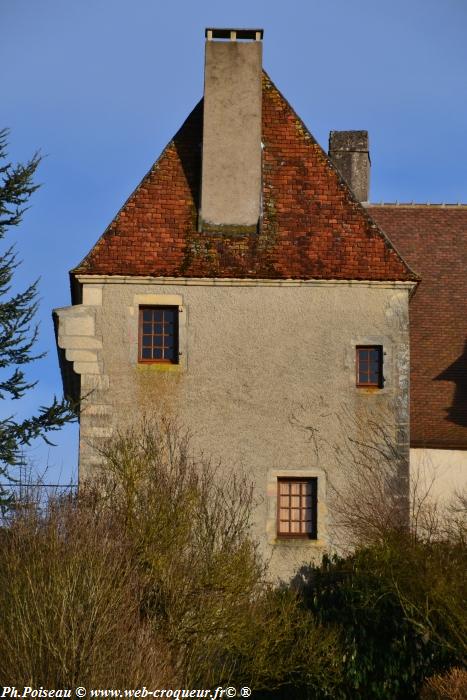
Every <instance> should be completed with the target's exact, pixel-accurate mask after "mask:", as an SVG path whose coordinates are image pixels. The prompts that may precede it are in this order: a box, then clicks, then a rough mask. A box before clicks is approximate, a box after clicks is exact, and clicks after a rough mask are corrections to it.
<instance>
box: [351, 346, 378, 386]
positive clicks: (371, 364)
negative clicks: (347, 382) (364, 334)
mask: <svg viewBox="0 0 467 700" xmlns="http://www.w3.org/2000/svg"><path fill="white" fill-rule="evenodd" d="M357 386H376V387H379V388H381V387H382V386H383V348H382V346H381V345H359V346H358V347H357Z"/></svg>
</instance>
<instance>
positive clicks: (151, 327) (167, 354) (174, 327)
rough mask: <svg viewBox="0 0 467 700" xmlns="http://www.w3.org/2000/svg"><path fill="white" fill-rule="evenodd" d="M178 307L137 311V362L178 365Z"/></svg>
mask: <svg viewBox="0 0 467 700" xmlns="http://www.w3.org/2000/svg"><path fill="white" fill-rule="evenodd" d="M178 314H179V310H178V306H143V307H141V308H140V310H139V350H138V360H139V362H162V363H164V362H165V363H171V364H177V363H178Z"/></svg>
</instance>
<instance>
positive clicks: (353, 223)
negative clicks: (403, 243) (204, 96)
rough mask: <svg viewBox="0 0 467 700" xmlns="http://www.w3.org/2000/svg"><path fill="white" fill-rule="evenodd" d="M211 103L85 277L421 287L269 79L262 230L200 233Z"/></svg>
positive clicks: (100, 245) (198, 112)
mask: <svg viewBox="0 0 467 700" xmlns="http://www.w3.org/2000/svg"><path fill="white" fill-rule="evenodd" d="M201 140H202V102H200V103H199V104H198V105H197V107H196V108H195V109H194V111H193V112H192V113H191V114H190V116H189V117H188V119H187V120H186V122H185V123H184V124H183V126H182V127H181V129H180V130H179V132H178V133H177V134H176V136H175V137H174V139H173V141H171V142H170V143H169V145H168V146H167V147H166V149H165V150H164V152H163V153H162V155H161V157H160V158H159V160H158V161H157V162H156V163H155V164H154V166H153V167H152V168H151V170H150V171H149V173H148V174H147V175H146V177H145V178H144V179H143V180H142V182H141V183H140V185H139V186H138V187H137V188H136V190H135V191H134V192H133V194H132V195H131V196H130V198H129V199H128V201H127V202H126V204H125V205H124V206H123V208H122V209H121V210H120V212H119V213H118V214H117V216H116V217H115V219H114V220H113V221H112V223H111V224H110V226H109V227H108V228H107V230H106V231H105V233H104V234H103V236H102V237H101V238H100V240H99V241H98V242H97V244H96V245H95V246H94V248H93V249H92V250H91V252H90V253H89V254H88V255H87V256H86V257H85V258H84V260H83V261H82V262H81V263H80V264H79V265H78V267H77V268H75V270H73V271H72V275H73V274H76V273H86V274H106V275H149V276H154V277H160V276H166V277H179V276H183V277H227V278H228V277H236V278H239V277H240V278H263V279H264V278H266V279H289V278H295V279H312V278H317V279H353V280H358V279H363V280H414V279H416V276H415V275H414V274H413V272H412V271H411V270H410V269H409V268H408V267H407V265H406V263H405V262H404V261H403V260H402V259H401V257H400V256H399V254H398V253H397V252H396V250H395V249H394V248H393V246H392V244H391V242H390V241H389V240H388V239H387V238H385V237H384V235H383V234H382V233H381V231H380V230H379V229H378V227H377V226H376V225H375V224H374V222H373V221H372V220H371V219H370V218H369V216H368V215H367V213H366V211H365V209H364V208H363V207H362V206H361V205H360V204H359V203H358V202H356V200H355V199H354V198H353V195H352V194H351V193H350V191H349V189H348V187H347V185H346V184H345V183H344V181H343V180H342V178H341V177H340V175H339V174H338V173H337V171H336V169H335V168H334V166H333V165H332V164H331V162H330V160H329V158H328V157H327V155H326V154H325V153H324V152H323V150H322V149H321V147H320V146H319V145H318V144H317V143H316V141H315V140H314V139H313V137H312V136H311V135H310V133H309V132H308V131H307V129H306V128H305V126H304V125H303V123H302V122H301V121H300V119H299V118H298V117H297V115H296V114H295V113H294V111H293V110H292V108H291V107H290V106H289V104H288V103H287V102H286V100H285V99H284V97H283V96H282V95H281V94H280V92H279V91H278V90H277V88H276V87H275V86H274V85H273V83H272V82H271V81H270V80H269V78H268V77H267V76H266V75H264V78H263V143H264V151H263V221H262V224H261V226H260V231H259V232H258V233H254V234H243V235H238V234H237V235H235V236H233V235H227V234H226V233H223V234H207V233H203V232H198V231H197V206H198V201H199V186H200V182H199V180H200V172H201V167H200V155H201V152H200V145H201Z"/></svg>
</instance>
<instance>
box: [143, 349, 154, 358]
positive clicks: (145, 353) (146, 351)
mask: <svg viewBox="0 0 467 700" xmlns="http://www.w3.org/2000/svg"><path fill="white" fill-rule="evenodd" d="M151 359H152V357H151V348H143V360H151Z"/></svg>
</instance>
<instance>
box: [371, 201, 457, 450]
mask: <svg viewBox="0 0 467 700" xmlns="http://www.w3.org/2000/svg"><path fill="white" fill-rule="evenodd" d="M368 211H369V213H370V215H371V217H372V218H373V219H374V221H376V222H377V223H378V224H379V225H380V226H381V227H382V228H383V230H384V231H385V232H386V233H387V234H388V235H389V236H390V237H391V240H393V241H394V243H395V244H396V245H397V246H398V249H399V250H400V251H401V252H402V254H403V255H404V257H405V259H406V260H407V261H408V262H409V264H410V265H411V266H412V267H413V268H414V270H415V271H416V272H417V273H418V274H419V275H420V276H421V283H420V285H419V287H418V289H417V293H416V294H415V295H414V297H413V299H412V301H411V303H410V347H411V373H410V381H411V388H410V393H411V403H410V420H411V425H410V431H411V445H412V446H413V447H432V448H451V449H456V448H461V449H467V308H466V304H467V270H466V260H467V205H460V206H456V205H447V206H446V205H417V204H416V205H387V204H386V205H370V206H369V207H368Z"/></svg>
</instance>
